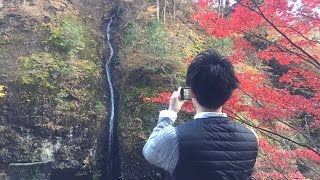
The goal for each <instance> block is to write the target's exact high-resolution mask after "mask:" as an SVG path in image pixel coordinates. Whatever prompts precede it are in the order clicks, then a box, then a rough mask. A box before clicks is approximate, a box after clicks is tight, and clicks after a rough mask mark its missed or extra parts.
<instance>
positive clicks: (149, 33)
mask: <svg viewBox="0 0 320 180" xmlns="http://www.w3.org/2000/svg"><path fill="white" fill-rule="evenodd" d="M145 34H146V37H147V42H146V46H145V50H146V52H147V53H149V54H151V55H154V56H157V57H160V58H164V57H166V56H168V55H170V54H171V49H172V48H171V46H170V43H169V39H168V35H167V33H166V31H165V30H164V27H163V25H162V23H161V22H158V21H153V22H151V23H150V24H149V25H148V26H147V28H146V32H145Z"/></svg>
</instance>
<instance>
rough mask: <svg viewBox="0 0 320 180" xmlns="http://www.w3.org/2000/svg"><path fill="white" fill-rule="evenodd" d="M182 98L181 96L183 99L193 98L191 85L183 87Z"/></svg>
mask: <svg viewBox="0 0 320 180" xmlns="http://www.w3.org/2000/svg"><path fill="white" fill-rule="evenodd" d="M180 98H181V100H190V99H191V92H190V88H189V87H183V88H181V91H180Z"/></svg>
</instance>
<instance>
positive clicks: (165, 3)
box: [163, 0, 167, 24]
mask: <svg viewBox="0 0 320 180" xmlns="http://www.w3.org/2000/svg"><path fill="white" fill-rule="evenodd" d="M166 11H167V0H164V2H163V24H166Z"/></svg>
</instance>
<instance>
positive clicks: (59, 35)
mask: <svg viewBox="0 0 320 180" xmlns="http://www.w3.org/2000/svg"><path fill="white" fill-rule="evenodd" d="M59 21H60V22H59V26H58V27H56V28H53V29H51V37H50V38H49V42H50V43H51V44H52V45H53V46H55V47H57V48H58V49H60V50H61V51H65V52H71V53H77V52H78V51H79V49H83V48H84V47H85V37H86V36H85V34H86V28H85V25H84V24H83V22H82V21H81V20H80V19H79V18H77V17H74V16H69V17H64V18H61V19H59Z"/></svg>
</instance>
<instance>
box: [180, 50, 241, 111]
mask: <svg viewBox="0 0 320 180" xmlns="http://www.w3.org/2000/svg"><path fill="white" fill-rule="evenodd" d="M186 83H187V85H188V86H189V87H191V90H192V91H193V93H194V95H195V96H196V99H197V101H198V103H199V104H200V105H201V106H203V107H206V108H210V109H217V108H219V107H220V106H222V105H223V104H224V103H225V102H226V101H227V100H228V99H229V98H230V96H231V95H232V92H233V90H234V89H236V88H237V87H238V85H239V80H238V79H237V77H236V76H235V73H234V69H233V66H232V64H231V63H230V62H229V61H228V60H227V59H226V58H224V57H223V56H221V55H220V54H219V53H218V52H216V51H214V50H207V51H205V52H202V53H200V54H199V55H197V56H196V57H195V59H194V60H193V61H192V62H191V64H190V66H189V68H188V72H187V80H186Z"/></svg>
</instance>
